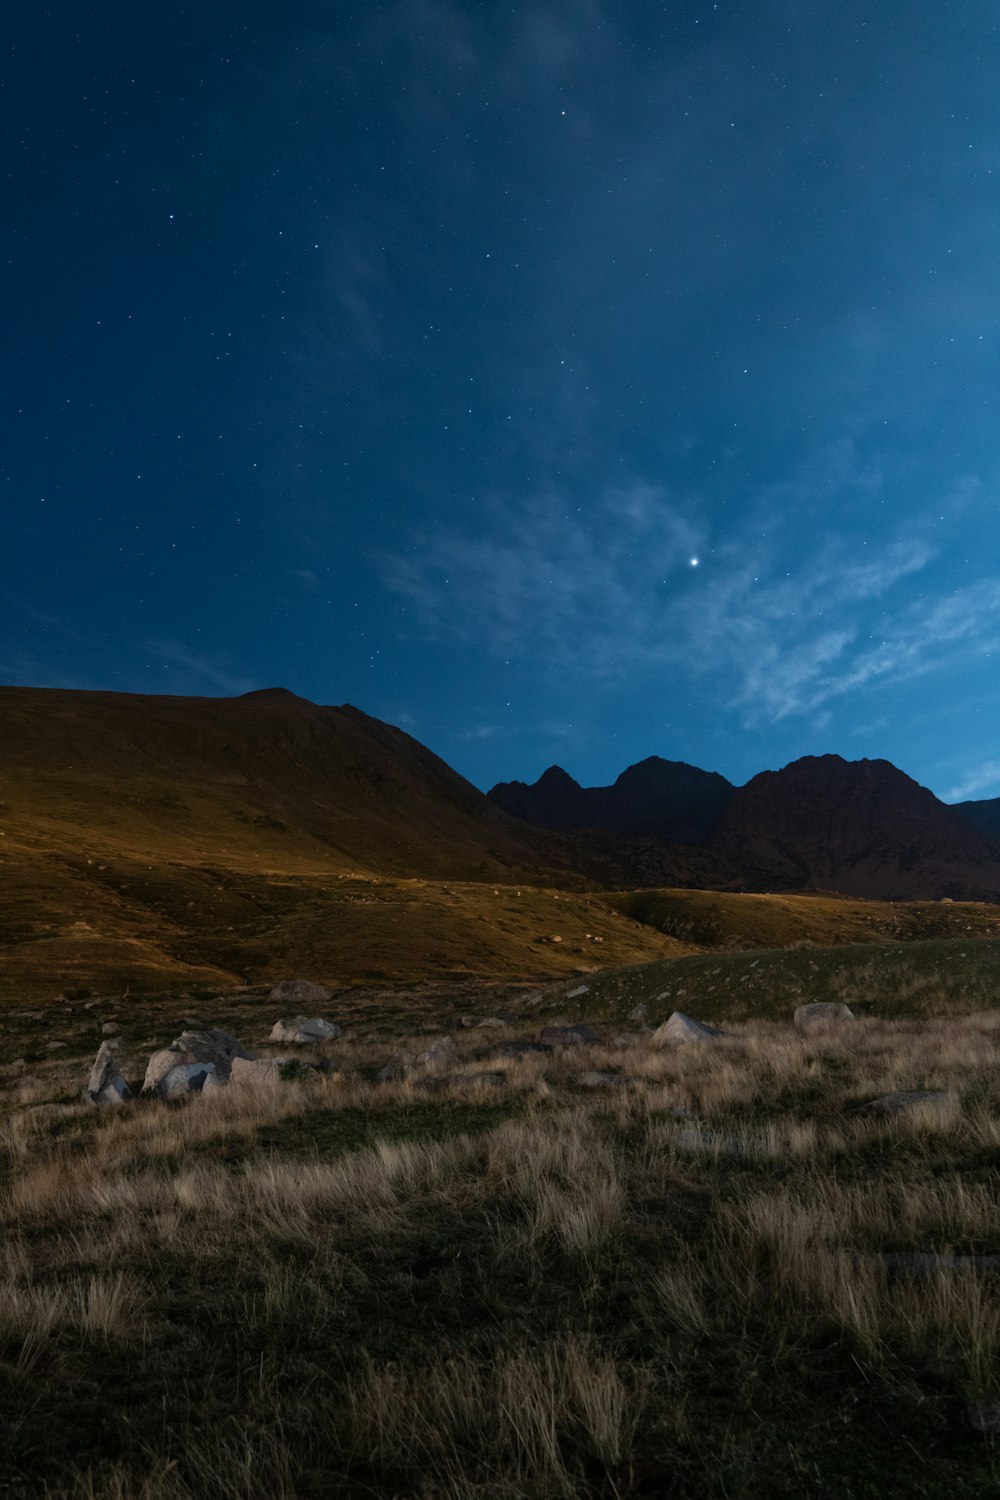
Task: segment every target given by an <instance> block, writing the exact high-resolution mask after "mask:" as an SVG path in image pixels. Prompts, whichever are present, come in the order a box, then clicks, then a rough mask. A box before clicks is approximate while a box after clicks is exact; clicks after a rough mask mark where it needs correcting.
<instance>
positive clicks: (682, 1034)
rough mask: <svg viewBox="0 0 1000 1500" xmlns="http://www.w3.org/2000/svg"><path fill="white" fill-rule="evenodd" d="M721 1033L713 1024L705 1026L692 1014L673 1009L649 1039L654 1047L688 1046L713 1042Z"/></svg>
mask: <svg viewBox="0 0 1000 1500" xmlns="http://www.w3.org/2000/svg"><path fill="white" fill-rule="evenodd" d="M721 1035H722V1033H721V1031H718V1030H717V1029H716V1028H715V1027H714V1026H706V1025H705V1022H704V1021H696V1020H695V1018H694V1016H687V1015H685V1014H684V1012H683V1011H682V1010H675V1011H674V1013H673V1015H672V1016H669V1017H668V1018H667V1020H666V1021H664V1023H663V1025H662V1026H658V1027H657V1028H656V1030H655V1031H654V1032H653V1035H652V1036H651V1037H650V1039H649V1040H650V1042H651V1044H652V1045H653V1046H654V1047H688V1046H691V1045H695V1046H699V1045H704V1044H705V1043H706V1042H714V1041H715V1039H716V1037H718V1036H721Z"/></svg>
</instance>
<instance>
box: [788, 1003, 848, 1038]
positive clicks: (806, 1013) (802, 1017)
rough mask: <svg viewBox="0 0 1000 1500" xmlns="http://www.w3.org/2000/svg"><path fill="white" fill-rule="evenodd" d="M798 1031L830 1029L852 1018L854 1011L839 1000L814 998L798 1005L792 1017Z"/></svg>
mask: <svg viewBox="0 0 1000 1500" xmlns="http://www.w3.org/2000/svg"><path fill="white" fill-rule="evenodd" d="M793 1019H794V1021H795V1024H796V1026H797V1027H798V1028H799V1030H800V1031H830V1030H833V1028H834V1027H836V1026H843V1025H844V1024H845V1022H847V1021H853V1020H854V1012H853V1011H852V1010H851V1007H850V1006H849V1005H844V1004H843V1002H842V1001H840V1000H814V1001H813V1002H812V1003H811V1004H809V1005H800V1006H799V1007H798V1009H797V1010H796V1012H795V1015H794V1017H793Z"/></svg>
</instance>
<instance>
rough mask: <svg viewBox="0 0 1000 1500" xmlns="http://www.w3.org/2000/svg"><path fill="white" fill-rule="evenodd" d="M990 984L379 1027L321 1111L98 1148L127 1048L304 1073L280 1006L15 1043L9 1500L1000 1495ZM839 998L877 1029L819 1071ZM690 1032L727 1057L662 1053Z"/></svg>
mask: <svg viewBox="0 0 1000 1500" xmlns="http://www.w3.org/2000/svg"><path fill="white" fill-rule="evenodd" d="M996 973H997V952H996V948H995V945H994V943H993V941H992V940H990V939H988V938H970V939H969V940H967V941H962V940H955V939H951V940H932V941H928V942H923V943H916V944H912V945H909V946H904V945H902V944H896V945H893V944H888V943H882V944H867V945H862V946H852V947H840V948H835V949H830V948H821V947H811V948H800V949H796V950H793V951H791V952H785V953H779V952H776V951H772V950H762V951H759V952H757V953H748V952H726V953H718V954H707V953H694V954H692V955H691V956H689V957H687V958H681V959H679V960H675V961H672V962H666V961H658V962H656V963H652V964H646V965H642V966H640V967H638V968H634V969H629V970H618V971H608V972H607V973H603V974H595V975H593V976H587V977H583V978H580V977H577V978H575V979H572V978H571V979H565V980H562V981H560V982H559V983H558V984H555V985H553V986H551V987H550V988H547V989H543V990H531V989H529V988H527V987H526V986H524V985H519V986H507V987H506V988H492V989H488V988H485V987H476V988H474V989H469V988H467V987H462V988H455V987H450V988H449V987H447V986H440V985H439V986H437V987H432V986H424V987H422V988H420V989H418V990H412V989H408V990H406V991H400V990H384V989H383V990H381V991H378V992H375V991H362V990H355V991H352V992H346V991H345V992H344V993H343V994H342V995H340V996H335V997H334V999H333V1000H332V1001H331V1002H330V1003H329V1006H328V1007H327V1009H328V1013H329V1015H330V1018H331V1019H332V1020H336V1021H339V1022H340V1023H341V1024H343V1025H344V1026H345V1034H344V1035H343V1036H342V1037H340V1038H339V1039H337V1040H336V1041H334V1042H332V1043H328V1044H325V1045H324V1046H323V1047H320V1048H311V1049H310V1048H305V1049H302V1051H301V1055H302V1057H303V1059H304V1060H305V1061H307V1062H315V1063H319V1062H325V1064H326V1066H327V1068H328V1069H330V1070H329V1071H304V1070H303V1069H301V1068H295V1067H292V1068H288V1069H286V1070H285V1071H286V1073H287V1074H288V1075H289V1076H287V1077H286V1078H283V1079H281V1080H280V1081H278V1082H275V1083H274V1084H273V1086H271V1087H267V1088H239V1089H238V1088H236V1087H229V1088H227V1089H224V1090H221V1091H219V1092H217V1093H214V1094H212V1095H211V1096H208V1095H205V1096H200V1097H198V1096H196V1097H194V1098H191V1099H190V1100H184V1101H182V1102H177V1103H173V1102H168V1101H162V1100H149V1099H137V1100H134V1101H132V1102H131V1103H127V1104H124V1105H121V1106H117V1107H110V1106H109V1107H101V1108H95V1107H93V1106H91V1105H88V1104H86V1103H84V1102H81V1099H80V1089H81V1087H82V1085H83V1083H84V1082H85V1080H86V1075H87V1070H88V1068H89V1063H90V1060H91V1058H92V1056H93V1052H94V1050H96V1043H97V1041H98V1040H99V1039H100V1035H101V1032H102V1027H104V1026H107V1027H108V1028H109V1029H112V1030H114V1029H116V1028H118V1027H120V1028H121V1030H122V1031H123V1032H124V1034H125V1039H126V1045H125V1050H124V1052H123V1053H122V1056H123V1058H124V1059H125V1060H124V1062H123V1067H124V1068H125V1070H126V1072H128V1071H129V1069H130V1068H131V1070H132V1072H133V1073H135V1071H136V1069H137V1070H138V1074H139V1075H140V1076H141V1072H142V1066H141V1062H142V1055H143V1054H145V1053H147V1052H148V1051H149V1050H150V1049H151V1048H152V1047H154V1046H156V1045H162V1044H164V1043H166V1042H168V1041H169V1040H170V1039H171V1038H172V1037H173V1036H174V1035H175V1033H176V1032H177V1031H178V1030H180V1029H181V1027H182V1026H183V1025H184V1024H186V1023H192V1022H194V1023H198V1024H203V1025H205V1024H212V1025H216V1026H225V1027H227V1028H229V1029H231V1030H233V1031H235V1032H237V1034H238V1035H240V1036H241V1037H242V1038H243V1040H244V1041H246V1042H247V1043H249V1044H250V1045H251V1046H253V1047H254V1048H256V1049H257V1050H258V1052H259V1054H260V1055H261V1056H267V1055H269V1052H270V1053H273V1051H274V1049H273V1048H269V1047H268V1044H267V1041H266V1038H267V1037H268V1034H269V1030H270V1027H271V1024H272V1022H273V1021H274V1020H275V1018H276V1011H275V1007H274V1004H273V1002H269V1001H268V1000H267V999H266V998H265V994H266V992H265V991H250V990H243V991H239V992H235V993H233V994H231V995H229V996H223V997H220V998H215V999H212V1000H209V998H208V996H207V994H205V995H202V996H201V997H200V998H199V997H197V996H194V995H192V994H188V995H187V996H184V997H180V996H178V995H177V994H176V993H173V994H170V995H166V994H161V995H158V996H157V995H146V996H140V997H134V996H129V997H124V998H123V997H121V996H115V997H110V996H97V997H91V998H90V999H87V1000H80V999H73V998H70V999H60V1000H59V1001H58V1002H49V1003H48V1004H46V1005H31V1006H29V1005H17V1004H11V1005H9V1006H8V1007H7V1009H6V1010H5V1012H4V1016H3V1021H4V1031H3V1032H2V1033H0V1036H2V1040H3V1054H2V1055H3V1059H4V1067H3V1095H2V1116H0V1172H2V1198H0V1215H2V1229H0V1258H2V1274H0V1412H2V1417H0V1421H2V1426H0V1486H2V1488H0V1493H2V1494H4V1495H9V1496H12V1497H14V1496H17V1497H23V1500H29V1497H30V1500H35V1497H39V1500H40V1497H42V1496H47V1497H50V1500H55V1497H67V1500H68V1497H73V1500H97V1497H101V1500H104V1497H114V1500H139V1497H142V1500H220V1497H221V1500H237V1497H238V1500H292V1497H312V1496H348V1497H358V1500H361V1497H373V1496H399V1497H404V1496H414V1497H418V1496H419V1497H423V1496H440V1497H449V1500H459V1497H472V1496H477V1497H478V1496H484V1497H496V1500H508V1497H510V1500H513V1497H520V1496H523V1497H534V1496H553V1497H555V1496H565V1497H569V1496H593V1497H611V1496H620V1497H626V1496H667V1497H676V1500H681V1497H692V1500H693V1497H713V1500H714V1497H718V1500H722V1497H727V1500H728V1497H735V1496H750V1497H760V1500H764V1497H768V1500H771V1497H775V1496H786V1497H789V1500H791V1497H796V1500H798V1497H802V1496H812V1497H816V1500H829V1497H842V1500H862V1497H880V1496H889V1495H891V1496H903V1495H905V1496H907V1497H918V1500H919V1497H923V1500H954V1497H982V1500H986V1497H994V1496H996V1495H997V1494H998V1493H1000V1448H998V1429H1000V1360H998V1354H1000V1270H998V1265H1000V1262H998V1259H997V1257H998V1255H1000V1210H998V1195H997V1189H998V1165H1000V1069H998V1061H1000V1010H997V1009H994V1006H995V1004H996V997H997V993H998V990H997V985H996V979H995V976H996ZM810 985H812V986H814V988H815V993H813V992H811V991H810ZM813 998H818V999H825V1000H839V1001H843V1000H847V1001H849V1002H850V1004H851V1007H852V1009H854V1010H855V1012H856V1015H857V1017H858V1018H857V1019H855V1020H854V1021H852V1022H844V1023H843V1024H842V1025H841V1026H840V1027H839V1028H837V1029H835V1030H828V1031H824V1032H817V1033H804V1032H802V1031H801V1030H797V1029H796V1028H795V1027H794V1026H793V1025H792V1024H791V1011H792V1007H793V1006H794V1005H795V1004H799V1003H802V1001H803V1000H808V999H813ZM85 1007H89V1008H85ZM674 1008H678V1009H684V1010H688V1011H691V1012H694V1014H696V1015H698V1016H700V1017H701V1018H702V1019H704V1020H708V1021H713V1022H715V1023H716V1024H717V1025H721V1026H722V1027H723V1029H724V1032H725V1034H724V1035H722V1036H720V1037H718V1038H716V1039H714V1040H710V1041H708V1042H706V1043H705V1044H703V1045H689V1046H670V1045H665V1046H664V1045H658V1044H657V1042H656V1040H655V1039H654V1038H653V1036H652V1035H651V1033H650V1030H649V1029H648V1026H649V1024H650V1023H651V1024H652V1025H654V1026H655V1025H656V1024H658V1023H659V1022H661V1021H663V1020H664V1019H665V1018H666V1016H667V1015H668V1014H669V1013H670V1012H671V1011H672V1010H673V1009H674ZM584 1016H587V1017H589V1021H590V1024H591V1025H592V1026H593V1028H594V1031H595V1032H596V1034H597V1038H598V1039H597V1040H596V1041H595V1042H592V1043H591V1044H589V1045H583V1046H566V1047H562V1048H557V1049H554V1050H553V1049H548V1050H545V1051H537V1050H529V1051H522V1052H520V1053H519V1054H512V1052H511V1050H510V1043H511V1042H512V1041H516V1040H532V1039H536V1038H538V1037H539V1035H540V1032H541V1028H543V1027H545V1026H547V1025H551V1024H552V1023H553V1022H555V1021H557V1020H560V1019H563V1020H566V1021H571V1022H575V1021H578V1020H580V1019H581V1018H582V1017H584ZM630 1017H631V1019H630ZM463 1020H464V1021H465V1022H466V1023H472V1022H479V1021H484V1020H486V1021H497V1020H506V1023H507V1024H504V1025H489V1026H480V1025H478V1024H463ZM644 1023H645V1027H646V1029H644ZM443 1031H447V1032H448V1033H449V1034H450V1036H451V1038H452V1043H453V1045H452V1047H451V1048H450V1049H447V1048H446V1049H444V1054H443V1055H441V1056H439V1058H438V1060H432V1061H430V1062H429V1063H426V1064H421V1063H419V1062H417V1061H415V1060H414V1059H415V1058H416V1055H417V1054H419V1052H420V1051H421V1049H423V1048H426V1047H427V1045H428V1043H429V1042H430V1041H432V1040H433V1039H434V1038H435V1037H436V1036H438V1037H439V1036H440V1035H441V1033H442V1032H443ZM60 1042H63V1043H65V1045H63V1046H59V1045H58V1044H59V1043H60ZM400 1048H406V1049H408V1050H409V1053H410V1054H411V1061H410V1064H409V1071H408V1072H406V1073H405V1076H401V1077H398V1078H396V1079H394V1080H391V1081H388V1082H382V1081H379V1079H378V1073H379V1071H380V1070H381V1069H382V1068H383V1066H384V1065H385V1064H386V1063H387V1062H388V1061H389V1060H390V1059H391V1058H392V1057H393V1055H394V1054H395V1053H396V1052H397V1049H400ZM504 1049H507V1050H504ZM129 1058H131V1059H132V1061H131V1062H129ZM400 1071H402V1070H400ZM295 1074H298V1075H299V1076H298V1077H295V1076H294V1075H295ZM912 1090H922V1091H926V1095H927V1096H926V1097H925V1098H923V1099H922V1100H918V1101H916V1102H914V1101H913V1100H908V1101H904V1104H903V1105H902V1106H900V1107H899V1109H898V1110H897V1112H895V1113H889V1114H878V1113H874V1114H873V1113H866V1112H864V1111H863V1110H862V1112H860V1113H858V1112H857V1111H858V1110H859V1109H861V1107H862V1106H864V1105H866V1104H868V1103H870V1102H871V1101H873V1100H875V1099H877V1098H879V1097H881V1096H885V1095H888V1094H894V1093H899V1092H901V1091H912Z"/></svg>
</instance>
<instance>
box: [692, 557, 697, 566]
mask: <svg viewBox="0 0 1000 1500" xmlns="http://www.w3.org/2000/svg"><path fill="white" fill-rule="evenodd" d="M691 566H692V568H696V567H697V566H698V558H696V557H692V559H691Z"/></svg>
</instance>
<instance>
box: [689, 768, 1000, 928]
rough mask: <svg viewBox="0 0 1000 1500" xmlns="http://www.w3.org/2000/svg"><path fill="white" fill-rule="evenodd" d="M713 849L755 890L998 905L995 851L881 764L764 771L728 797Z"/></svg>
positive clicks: (999, 867)
mask: <svg viewBox="0 0 1000 1500" xmlns="http://www.w3.org/2000/svg"><path fill="white" fill-rule="evenodd" d="M712 847H713V849H715V850H716V852H718V853H719V854H721V855H723V856H725V857H726V858H727V859H729V860H731V861H733V862H735V863H736V864H738V865H739V867H740V868H741V869H742V870H743V871H744V872H745V874H746V876H747V878H748V880H750V881H752V882H754V883H755V884H756V883H760V882H766V881H768V880H770V881H771V882H772V883H773V884H775V885H780V886H781V887H782V888H785V889H796V888H801V887H803V886H813V887H819V888H822V889H825V890H836V891H842V892H844V893H846V894H850V895H857V896H878V897H882V898H888V899H892V900H896V899H904V898H906V897H914V896H930V897H941V896H951V897H953V898H961V899H965V900H996V899H997V898H998V897H1000V846H997V845H996V844H994V843H993V842H992V841H991V840H990V839H988V838H986V837H985V836H984V835H983V834H982V833H981V832H980V831H979V830H978V829H976V828H973V827H971V826H970V825H969V823H967V822H966V821H965V820H964V819H963V818H962V817H961V816H960V815H959V814H958V813H956V812H954V811H953V810H952V809H951V808H950V807H946V806H945V804H944V803H943V802H939V801H938V799H937V798H936V797H935V796H934V794H933V793H932V792H929V791H928V790H927V788H926V787H922V786H920V785H918V783H917V782H915V781H913V780H912V779H911V778H910V777H909V776H906V775H905V774H904V773H903V772H902V771H900V770H898V769H897V768H896V767H895V766H893V765H891V764H890V763H889V761H886V760H860V761H846V760H843V759H842V758H841V757H840V756H839V755H820V756H812V755H808V756H804V757H803V758H802V759H801V760H797V761H793V762H792V764H791V765H789V766H786V767H785V768H784V769H783V770H781V771H764V772H762V773H761V774H760V775H759V776H755V777H754V778H753V779H752V780H751V781H749V782H748V783H747V784H746V786H744V787H741V788H740V790H739V791H738V792H737V793H736V794H735V795H734V797H733V798H732V800H731V802H730V803H729V805H728V807H727V808H726V810H725V812H724V813H723V815H722V818H721V819H720V821H719V825H718V827H717V828H716V830H715V834H714V835H713V839H712Z"/></svg>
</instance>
